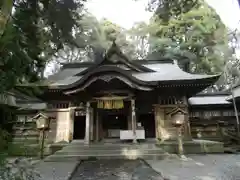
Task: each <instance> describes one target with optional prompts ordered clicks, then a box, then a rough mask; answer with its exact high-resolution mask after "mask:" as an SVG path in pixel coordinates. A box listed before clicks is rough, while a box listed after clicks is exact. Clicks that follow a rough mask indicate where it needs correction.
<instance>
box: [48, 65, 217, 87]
mask: <svg viewBox="0 0 240 180" xmlns="http://www.w3.org/2000/svg"><path fill="white" fill-rule="evenodd" d="M142 63H143V62H142ZM113 66H114V67H117V66H118V65H117V64H116V65H113ZM142 66H144V67H146V68H149V69H151V70H153V71H154V72H131V71H130V72H129V73H130V74H131V75H132V76H133V77H134V78H136V79H137V80H140V81H145V82H151V81H176V80H177V81H178V80H197V79H208V78H214V77H216V78H218V77H219V76H220V75H199V74H190V73H187V72H184V71H183V70H181V69H180V67H179V66H178V65H177V63H173V61H168V62H158V63H156V61H155V62H154V63H152V62H151V63H147V61H145V64H142ZM75 67H76V66H75ZM109 67H110V66H109ZM86 69H87V68H86V67H81V68H73V67H72V68H67V67H65V69H63V70H62V71H60V72H59V73H57V74H56V75H53V76H51V77H50V78H49V81H50V82H52V83H51V85H52V86H61V85H62V86H67V85H70V84H72V83H75V82H77V81H79V80H80V79H81V78H82V76H76V75H77V74H79V73H81V72H83V71H85V70H86ZM119 69H121V67H120V66H119ZM122 70H124V71H125V69H122Z"/></svg>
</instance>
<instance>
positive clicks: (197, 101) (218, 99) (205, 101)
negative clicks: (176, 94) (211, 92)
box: [188, 95, 231, 105]
mask: <svg viewBox="0 0 240 180" xmlns="http://www.w3.org/2000/svg"><path fill="white" fill-rule="evenodd" d="M227 97H228V96H226V95H222V96H220V95H218V96H200V97H197V96H195V97H191V98H189V99H188V103H189V104H190V105H221V104H231V102H229V101H227Z"/></svg>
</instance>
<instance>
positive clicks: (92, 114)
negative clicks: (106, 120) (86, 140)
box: [89, 107, 94, 141]
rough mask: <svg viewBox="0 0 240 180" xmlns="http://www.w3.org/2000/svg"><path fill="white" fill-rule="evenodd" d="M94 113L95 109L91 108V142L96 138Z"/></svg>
mask: <svg viewBox="0 0 240 180" xmlns="http://www.w3.org/2000/svg"><path fill="white" fill-rule="evenodd" d="M93 120H94V112H93V108H91V107H90V123H89V128H90V141H93V138H94V127H93V126H94V122H93Z"/></svg>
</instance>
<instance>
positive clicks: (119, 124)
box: [96, 97, 130, 139]
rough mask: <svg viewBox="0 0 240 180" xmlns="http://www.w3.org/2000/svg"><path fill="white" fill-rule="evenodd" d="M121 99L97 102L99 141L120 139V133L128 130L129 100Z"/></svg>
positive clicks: (115, 98)
mask: <svg viewBox="0 0 240 180" xmlns="http://www.w3.org/2000/svg"><path fill="white" fill-rule="evenodd" d="M120 98H121V97H114V98H113V99H111V98H109V97H108V99H107V100H103V99H100V100H98V101H97V108H96V110H97V116H98V119H99V124H98V125H99V130H100V132H99V137H100V139H120V131H121V130H128V117H129V113H130V110H129V108H130V107H129V104H130V103H129V100H123V99H120Z"/></svg>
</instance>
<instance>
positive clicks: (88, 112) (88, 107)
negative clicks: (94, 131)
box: [84, 102, 91, 144]
mask: <svg viewBox="0 0 240 180" xmlns="http://www.w3.org/2000/svg"><path fill="white" fill-rule="evenodd" d="M90 116H91V115H90V102H87V103H86V125H85V139H84V143H85V144H89V142H90V118H91V117H90Z"/></svg>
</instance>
